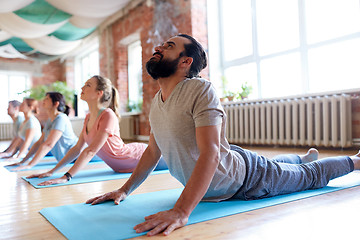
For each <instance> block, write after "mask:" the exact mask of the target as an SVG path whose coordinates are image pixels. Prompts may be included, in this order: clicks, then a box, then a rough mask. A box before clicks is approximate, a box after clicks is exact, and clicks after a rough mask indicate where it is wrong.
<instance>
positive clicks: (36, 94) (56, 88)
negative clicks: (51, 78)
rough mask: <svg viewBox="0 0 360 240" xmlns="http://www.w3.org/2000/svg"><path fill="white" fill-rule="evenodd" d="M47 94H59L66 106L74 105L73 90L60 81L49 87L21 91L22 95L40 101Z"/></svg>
mask: <svg viewBox="0 0 360 240" xmlns="http://www.w3.org/2000/svg"><path fill="white" fill-rule="evenodd" d="M47 92H59V93H61V94H62V95H63V96H64V98H65V101H66V103H67V104H69V105H70V106H73V104H74V96H75V90H74V89H71V88H69V87H68V86H67V85H66V82H61V81H56V82H53V83H51V84H49V85H38V86H35V87H32V88H30V89H27V90H25V91H23V92H22V94H26V95H28V97H30V98H34V99H36V100H42V99H43V98H44V97H45V93H47Z"/></svg>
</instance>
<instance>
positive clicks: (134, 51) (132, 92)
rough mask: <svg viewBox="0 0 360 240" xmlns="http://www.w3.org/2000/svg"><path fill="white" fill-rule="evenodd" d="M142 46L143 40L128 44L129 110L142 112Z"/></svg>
mask: <svg viewBox="0 0 360 240" xmlns="http://www.w3.org/2000/svg"><path fill="white" fill-rule="evenodd" d="M141 56H142V48H141V42H140V41H136V42H133V43H131V44H129V45H128V96H129V100H128V106H127V108H128V111H130V112H132V111H133V112H140V111H141V109H142V101H143V100H142V94H143V91H142V57H141Z"/></svg>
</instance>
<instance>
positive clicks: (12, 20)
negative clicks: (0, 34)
mask: <svg viewBox="0 0 360 240" xmlns="http://www.w3.org/2000/svg"><path fill="white" fill-rule="evenodd" d="M67 21H68V20H65V21H62V22H59V23H55V24H39V23H33V22H29V21H27V20H25V19H23V18H21V17H19V16H17V15H16V14H14V13H1V14H0V29H2V30H3V31H6V32H7V33H9V34H11V35H12V36H15V37H19V38H38V37H42V36H45V35H48V34H50V33H52V32H54V31H55V30H57V29H58V28H60V27H61V26H62V25H64V24H65V23H66V22H67Z"/></svg>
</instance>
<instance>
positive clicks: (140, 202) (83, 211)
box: [40, 173, 360, 240]
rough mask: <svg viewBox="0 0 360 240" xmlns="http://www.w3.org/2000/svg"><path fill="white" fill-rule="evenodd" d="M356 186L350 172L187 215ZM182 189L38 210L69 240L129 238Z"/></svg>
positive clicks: (358, 179) (359, 179)
mask: <svg viewBox="0 0 360 240" xmlns="http://www.w3.org/2000/svg"><path fill="white" fill-rule="evenodd" d="M357 185H360V175H359V174H356V173H351V174H349V175H347V176H344V177H341V178H338V179H335V180H332V181H331V182H330V183H329V184H328V186H326V187H325V188H322V189H317V190H308V191H303V192H297V193H292V194H287V195H281V196H276V197H272V198H266V199H261V200H251V201H241V200H231V201H223V202H219V203H210V202H200V204H199V205H198V206H197V207H196V208H195V209H194V211H193V212H192V214H191V215H190V218H189V222H188V224H194V223H198V222H203V221H207V220H211V219H215V218H220V217H225V216H229V215H233V214H238V213H242V212H247V211H251V210H255V209H259V208H264V207H269V206H273V205H277V204H282V203H286V202H290V201H295V200H299V199H303V198H308V197H313V196H317V195H320V194H325V193H329V192H334V191H338V190H341V189H345V188H349V187H353V186H357ZM181 191H182V189H174V190H166V191H159V192H151V193H144V194H138V195H132V196H129V197H128V198H127V199H126V200H125V201H123V202H121V203H120V204H119V205H115V204H114V203H113V202H105V203H103V204H99V205H93V206H92V205H88V204H85V203H80V204H73V205H65V206H60V207H50V208H44V209H42V210H41V211H40V213H41V214H42V215H43V216H44V217H45V218H46V219H47V220H48V221H49V222H50V223H51V224H52V225H54V227H56V228H57V229H58V230H59V231H60V232H61V233H62V234H63V235H64V236H65V237H66V238H68V239H77V240H81V239H94V240H96V239H107V240H111V239H128V238H133V237H137V236H140V235H144V234H145V233H136V232H135V231H134V230H133V227H134V226H135V225H137V224H139V223H141V222H143V221H144V217H145V216H148V215H151V214H154V213H157V212H159V211H164V210H168V209H170V208H172V207H173V206H174V204H175V202H176V200H177V199H178V197H179V195H180V193H181ZM70 219H71V220H70ZM170 238H171V237H170Z"/></svg>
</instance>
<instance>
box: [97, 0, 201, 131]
mask: <svg viewBox="0 0 360 240" xmlns="http://www.w3.org/2000/svg"><path fill="white" fill-rule="evenodd" d="M109 33H110V34H109ZM178 33H186V34H190V35H193V36H194V37H195V38H197V39H198V40H199V41H200V42H201V43H202V44H203V46H204V47H205V49H206V50H207V25H206V0H192V1H189V0H169V1H163V0H149V1H143V2H141V3H140V4H139V5H138V6H136V7H135V8H133V9H132V10H130V11H129V13H128V14H126V15H125V16H123V17H122V18H120V19H118V20H117V21H116V22H114V23H113V24H112V25H111V26H110V27H108V28H107V29H105V30H104V31H103V32H102V33H101V38H100V44H99V45H100V49H99V51H100V72H101V74H102V75H104V76H106V77H109V78H111V77H110V76H111V75H113V76H114V78H115V79H112V80H113V83H114V85H115V86H116V87H117V89H118V90H119V93H120V101H121V110H122V111H125V109H126V103H127V99H128V92H127V45H126V44H128V43H124V39H126V38H128V37H129V36H131V35H134V34H137V35H138V36H140V39H139V40H140V41H141V46H142V62H143V74H142V79H143V111H142V114H141V115H140V118H139V120H140V128H139V133H140V135H149V132H150V126H149V122H148V116H149V110H150V104H151V100H152V98H153V97H154V95H155V93H156V92H157V91H158V90H159V86H158V84H157V83H156V82H155V81H154V80H153V79H152V78H151V77H150V76H149V75H148V74H147V72H146V69H145V64H146V62H147V61H148V59H150V57H151V56H152V54H153V51H154V48H155V47H156V46H158V45H159V44H161V43H162V42H163V41H165V40H166V39H168V38H169V37H171V36H174V35H176V34H178ZM110 37H111V39H109V38H110ZM109 46H110V48H111V51H109ZM109 54H111V56H109ZM111 62H113V63H112V64H113V66H114V68H113V72H109V64H111ZM201 75H202V76H203V77H208V70H207V69H205V70H204V71H203V73H202V74H201Z"/></svg>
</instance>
